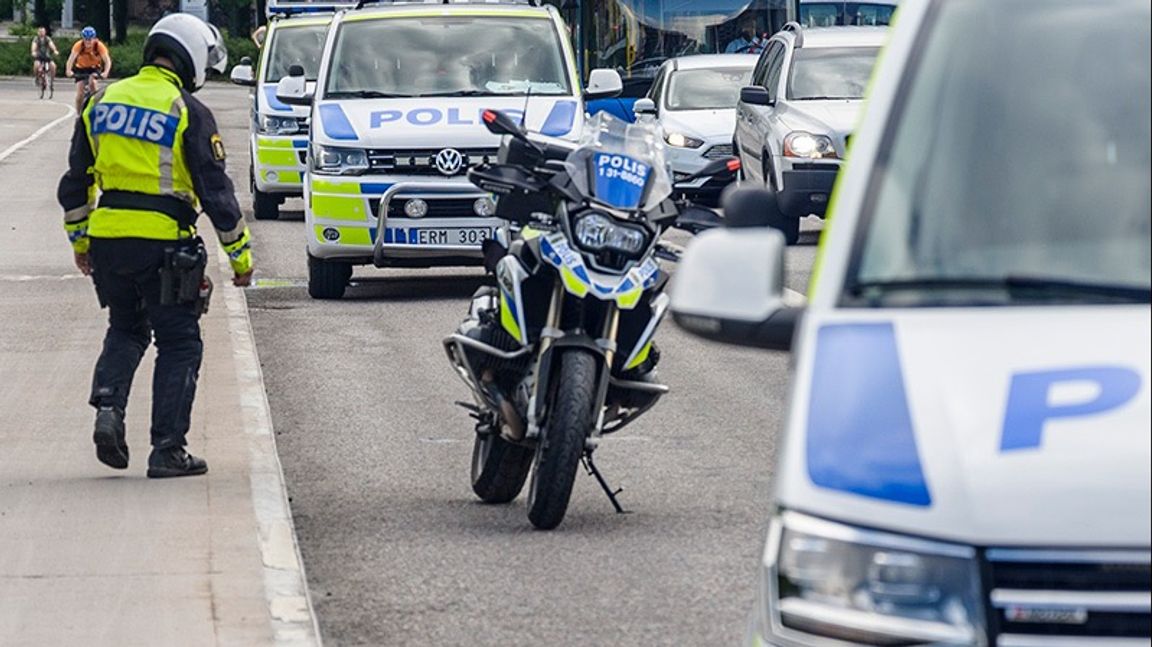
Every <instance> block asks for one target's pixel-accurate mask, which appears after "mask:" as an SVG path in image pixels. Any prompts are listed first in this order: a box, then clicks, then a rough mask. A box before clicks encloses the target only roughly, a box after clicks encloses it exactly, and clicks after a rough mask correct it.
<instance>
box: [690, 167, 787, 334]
mask: <svg viewBox="0 0 1152 647" xmlns="http://www.w3.org/2000/svg"><path fill="white" fill-rule="evenodd" d="M769 198H770V199H771V200H770V201H769ZM775 202H776V200H775V196H774V195H773V194H771V193H769V192H766V191H763V190H760V189H746V188H739V189H736V190H734V191H731V192H730V193H729V194H728V195H727V196H726V197H725V201H724V211H725V221H726V224H727V227H724V228H719V229H712V230H709V231H705V232H702V233H700V234H699V235H697V236H696V238H695V239H693V240H692V242H691V243H689V245H688V247H687V249H686V250H685V252H684V255H683V257H682V258H681V260H680V267H679V268H678V269H677V271H676V279H675V281H674V283H673V286H672V308H671V309H672V316H673V318H674V320H675V321H676V323H677V324H678V325H679V326H680V327H681V328H684V329H685V330H687V331H688V332H690V333H693V334H695V335H698V336H701V337H704V338H707V339H712V340H715V341H721V342H725V343H729V344H738V345H741V346H752V347H756V348H767V349H771V350H791V348H792V338H793V336H794V334H795V332H796V327H797V324H798V323H799V321H800V318H801V316H802V315H803V312H804V310H803V308H798V307H793V306H789V305H788V304H787V303H786V300H785V295H784V252H785V249H786V244H785V241H784V235H783V234H782V233H781V232H779V231H777V230H776V229H774V228H772V227H770V226H767V220H768V218H766V217H765V214H764V213H763V211H764V210H765V209H768V210H769V211H771V208H770V205H775ZM776 211H779V209H778V208H777V209H776ZM769 215H771V214H769Z"/></svg>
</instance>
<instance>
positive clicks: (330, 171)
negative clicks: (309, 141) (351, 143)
mask: <svg viewBox="0 0 1152 647" xmlns="http://www.w3.org/2000/svg"><path fill="white" fill-rule="evenodd" d="M312 170H313V171H314V172H316V173H321V174H324V175H360V174H362V173H365V172H367V171H368V152H367V151H365V150H364V149H362V148H336V147H334V146H320V145H313V146H312Z"/></svg>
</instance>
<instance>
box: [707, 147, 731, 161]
mask: <svg viewBox="0 0 1152 647" xmlns="http://www.w3.org/2000/svg"><path fill="white" fill-rule="evenodd" d="M732 150H733V149H732V144H716V145H715V146H713V147H712V148H709V149H708V152H706V153H704V157H705V158H707V159H710V160H720V159H727V158H729V157H732V156H733V155H734V154H735V153H733V152H732Z"/></svg>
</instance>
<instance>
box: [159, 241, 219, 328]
mask: <svg viewBox="0 0 1152 647" xmlns="http://www.w3.org/2000/svg"><path fill="white" fill-rule="evenodd" d="M207 267H208V251H207V250H206V249H204V242H203V241H202V240H200V238H198V237H197V238H195V239H194V242H193V244H191V245H186V246H182V247H168V248H166V249H165V250H164V263H163V265H161V266H160V305H164V306H171V305H185V304H189V303H196V302H197V301H200V300H201V290H200V286H201V284H202V283H203V282H204V280H205V279H204V270H205V269H206V268H207ZM210 293H211V290H209V294H210ZM200 309H201V310H207V304H206V303H205V304H201V306H200Z"/></svg>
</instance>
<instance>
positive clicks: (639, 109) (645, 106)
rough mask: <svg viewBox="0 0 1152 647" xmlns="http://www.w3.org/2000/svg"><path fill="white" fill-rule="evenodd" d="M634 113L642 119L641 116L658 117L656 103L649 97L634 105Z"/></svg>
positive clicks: (637, 101)
mask: <svg viewBox="0 0 1152 647" xmlns="http://www.w3.org/2000/svg"><path fill="white" fill-rule="evenodd" d="M632 112H634V113H636V116H637V117H640V116H649V117H655V116H656V102H655V101H653V100H651V99H649V98H648V97H644V98H643V99H637V100H636V103H634V104H632Z"/></svg>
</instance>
